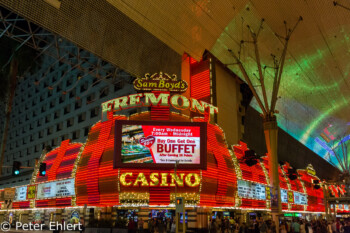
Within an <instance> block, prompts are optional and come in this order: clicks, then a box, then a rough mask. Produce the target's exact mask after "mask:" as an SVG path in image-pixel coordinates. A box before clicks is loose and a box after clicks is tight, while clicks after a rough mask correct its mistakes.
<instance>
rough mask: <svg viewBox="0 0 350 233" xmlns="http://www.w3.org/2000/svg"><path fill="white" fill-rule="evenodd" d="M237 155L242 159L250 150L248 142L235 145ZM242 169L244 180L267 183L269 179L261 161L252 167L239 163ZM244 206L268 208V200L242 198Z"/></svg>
mask: <svg viewBox="0 0 350 233" xmlns="http://www.w3.org/2000/svg"><path fill="white" fill-rule="evenodd" d="M233 150H234V153H235V156H236V157H237V159H238V160H241V159H242V158H243V156H244V153H245V151H247V150H248V148H247V144H245V143H244V142H240V145H238V146H234V147H233ZM239 166H240V169H241V171H242V178H243V180H248V181H253V182H257V183H260V184H263V185H267V180H266V176H265V173H264V171H263V168H262V167H261V165H260V163H257V164H255V165H253V166H251V167H249V166H248V165H247V164H245V163H244V162H240V163H239ZM241 207H243V208H261V209H265V208H266V201H265V200H253V199H247V198H242V205H241Z"/></svg>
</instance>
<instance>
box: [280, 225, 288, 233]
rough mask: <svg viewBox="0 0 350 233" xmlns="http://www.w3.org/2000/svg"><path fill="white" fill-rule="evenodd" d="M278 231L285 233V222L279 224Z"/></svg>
mask: <svg viewBox="0 0 350 233" xmlns="http://www.w3.org/2000/svg"><path fill="white" fill-rule="evenodd" d="M280 233H287V229H286V224H285V223H282V224H281V226H280Z"/></svg>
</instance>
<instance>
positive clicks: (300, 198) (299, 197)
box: [294, 192, 307, 205]
mask: <svg viewBox="0 0 350 233" xmlns="http://www.w3.org/2000/svg"><path fill="white" fill-rule="evenodd" d="M294 203H295V204H298V205H307V197H306V195H305V194H302V193H298V192H294Z"/></svg>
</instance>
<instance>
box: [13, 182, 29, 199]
mask: <svg viewBox="0 0 350 233" xmlns="http://www.w3.org/2000/svg"><path fill="white" fill-rule="evenodd" d="M26 199H27V186H23V187H18V188H16V193H15V199H14V200H15V201H24V200H26Z"/></svg>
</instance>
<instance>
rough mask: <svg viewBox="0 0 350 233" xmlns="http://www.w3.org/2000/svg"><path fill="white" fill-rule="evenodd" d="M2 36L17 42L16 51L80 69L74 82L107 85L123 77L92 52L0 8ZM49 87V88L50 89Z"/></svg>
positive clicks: (0, 33)
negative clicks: (89, 78)
mask: <svg viewBox="0 0 350 233" xmlns="http://www.w3.org/2000/svg"><path fill="white" fill-rule="evenodd" d="M3 36H7V37H9V38H11V39H14V40H16V41H17V42H19V45H18V47H17V48H16V50H18V49H19V48H20V47H22V46H23V45H26V46H29V47H31V48H33V49H35V50H36V51H37V52H38V54H37V56H36V58H38V57H40V56H42V55H48V56H50V57H52V58H54V59H55V60H56V62H55V63H54V64H56V63H57V62H61V63H65V64H68V65H69V66H70V67H71V69H70V70H69V71H71V70H73V69H78V70H80V71H81V75H80V78H79V79H78V80H77V82H79V80H81V79H82V78H84V77H85V76H88V75H90V76H92V77H96V78H97V81H96V83H97V82H100V81H105V82H107V83H108V84H116V83H118V82H120V81H122V80H121V79H120V77H122V76H124V75H122V74H120V73H121V72H122V70H121V69H119V68H118V67H116V66H114V65H112V64H110V63H108V62H105V61H103V60H102V59H100V58H98V57H96V56H95V55H93V54H92V53H90V52H88V51H86V50H84V49H82V48H80V47H78V46H76V45H75V44H73V43H71V42H68V41H66V40H65V39H63V38H61V37H60V36H59V35H57V34H55V33H52V32H49V31H47V30H45V29H44V28H42V27H40V26H38V25H36V24H34V23H32V22H30V21H28V20H26V19H25V18H23V17H20V16H19V15H17V14H16V13H14V12H12V11H9V10H7V9H5V8H3V7H0V38H1V37H3ZM54 64H52V65H51V66H53V65H54ZM69 71H67V72H69ZM67 72H66V73H67ZM66 73H65V74H66ZM65 74H64V75H65ZM40 76H41V75H40ZM45 76H46V75H45V73H44V75H43V77H42V78H41V79H40V80H38V81H37V82H36V84H38V83H40V82H41V81H43V80H44V79H45ZM125 76H129V75H125ZM56 84H58V83H55V84H54V85H56ZM94 84H95V83H94ZM73 86H75V85H73ZM48 88H49V89H50V88H52V87H48ZM73 89H74V88H70V89H69V90H64V91H63V94H66V93H67V92H70V91H71V90H73ZM87 92H88V91H87Z"/></svg>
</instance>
